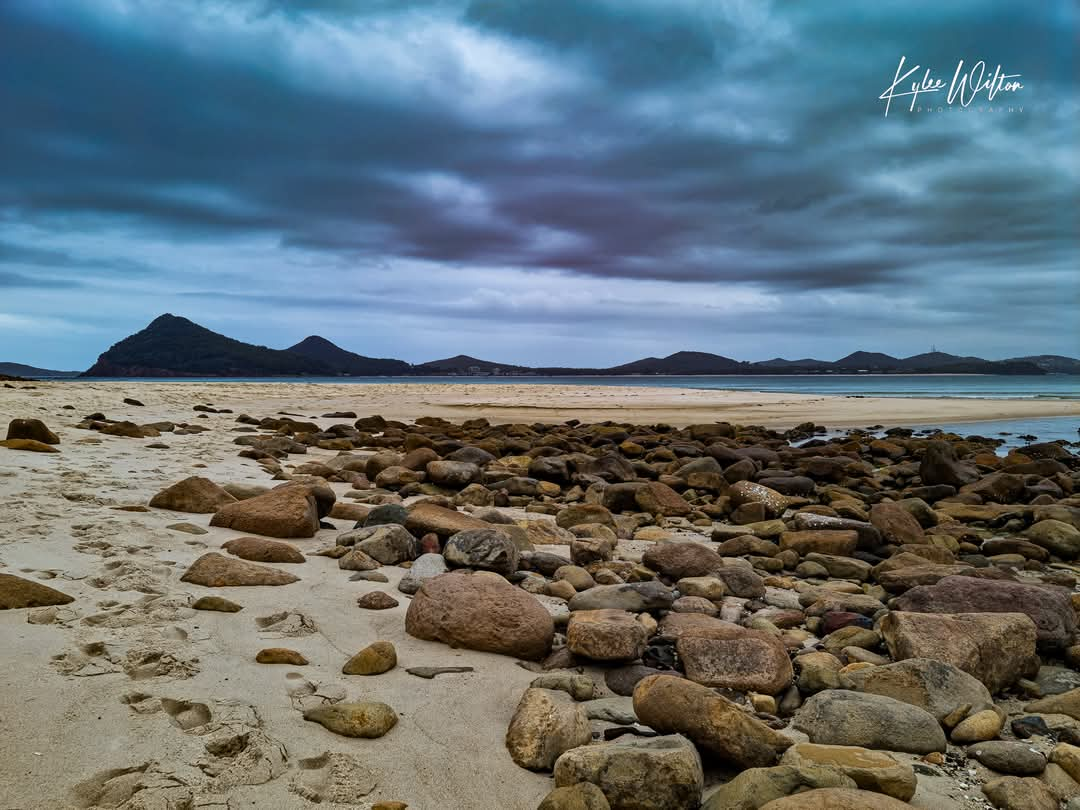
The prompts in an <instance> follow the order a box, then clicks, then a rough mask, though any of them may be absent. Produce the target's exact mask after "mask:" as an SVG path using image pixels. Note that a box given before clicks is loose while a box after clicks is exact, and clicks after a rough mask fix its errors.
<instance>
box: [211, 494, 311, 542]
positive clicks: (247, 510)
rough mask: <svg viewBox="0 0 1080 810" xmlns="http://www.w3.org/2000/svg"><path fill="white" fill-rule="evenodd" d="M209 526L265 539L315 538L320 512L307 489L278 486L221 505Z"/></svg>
mask: <svg viewBox="0 0 1080 810" xmlns="http://www.w3.org/2000/svg"><path fill="white" fill-rule="evenodd" d="M210 525H211V526H221V527H224V528H226V529H235V530H236V531H238V532H250V533H252V534H262V535H265V536H267V537H314V536H315V532H317V531H318V530H319V511H318V506H317V503H316V500H315V495H314V494H313V493H312V492H311V491H310V489H309V488H308V487H304V486H290V487H278V488H277V489H272V490H270V491H269V492H267V493H265V494H263V495H256V496H255V497H254V498H247V499H246V500H243V501H237V502H236V503H231V504H228V505H226V506H223V507H222V508H221V509H219V510H218V511H217V513H215V515H214V516H213V517H212V518H210Z"/></svg>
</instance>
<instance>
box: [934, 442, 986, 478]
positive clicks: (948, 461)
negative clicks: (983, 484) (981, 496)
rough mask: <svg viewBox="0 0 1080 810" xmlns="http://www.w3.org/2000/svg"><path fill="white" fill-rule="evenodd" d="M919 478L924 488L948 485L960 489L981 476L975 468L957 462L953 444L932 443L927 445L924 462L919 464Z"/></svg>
mask: <svg viewBox="0 0 1080 810" xmlns="http://www.w3.org/2000/svg"><path fill="white" fill-rule="evenodd" d="M919 477H920V478H921V479H922V483H923V486H934V485H936V484H948V485H949V486H953V487H957V488H959V487H962V486H963V485H964V484H970V483H971V482H972V481H976V480H978V478H979V474H978V473H977V472H976V471H975V469H974V468H973V467H970V466H968V465H966V464H961V463H960V462H959V461H957V460H956V453H954V452H953V447H952V445H951V444H949V443H948V442H944V441H932V442H930V443H929V444H927V445H926V449H925V450H924V451H923V457H922V461H920V462H919Z"/></svg>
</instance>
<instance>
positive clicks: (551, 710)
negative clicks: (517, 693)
mask: <svg viewBox="0 0 1080 810" xmlns="http://www.w3.org/2000/svg"><path fill="white" fill-rule="evenodd" d="M591 740H592V732H591V731H590V730H589V718H588V716H587V715H586V714H585V710H584V709H583V708H581V706H579V705H578V704H576V703H574V701H573V699H572V698H570V697H569V696H568V695H566V694H565V693H563V692H555V691H551V690H548V689H535V688H529V689H526V690H525V694H524V695H522V697H521V701H520V702H519V703H518V706H517V709H516V710H515V711H514V716H513V718H512V719H511V720H510V727H509V728H508V729H507V731H506V749H507V750H508V751H509V752H510V758H511V759H513V760H514V762H515V763H517V765H518V766H520V767H522V768H528V769H529V770H533V771H547V770H551V769H552V768H553V767H555V760H557V759H558V758H559V757H560V756H561V755H562V754H563V753H564V752H566V751H569V750H570V749H571V748H577V747H579V746H582V745H588V744H589V742H590V741H591Z"/></svg>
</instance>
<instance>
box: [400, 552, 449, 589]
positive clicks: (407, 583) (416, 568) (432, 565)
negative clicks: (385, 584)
mask: <svg viewBox="0 0 1080 810" xmlns="http://www.w3.org/2000/svg"><path fill="white" fill-rule="evenodd" d="M449 570H450V569H449V568H448V567H447V565H446V560H444V559H443V555H442V554H421V555H420V556H419V557H417V558H416V559H415V560H413V564H412V568H410V569H409V570H408V572H407V573H406V574H405V576H403V577H402V578H401V581H400V582H398V586H397V589H398V590H399V591H401V592H402V593H409V594H413V593H416V592H417V591H418V590H420V586H421V585H423V584H424V580H426V579H431V578H432V577H437V576H439V574H445V573H446V572H447V571H449Z"/></svg>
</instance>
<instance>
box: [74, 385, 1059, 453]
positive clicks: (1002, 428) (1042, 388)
mask: <svg viewBox="0 0 1080 810" xmlns="http://www.w3.org/2000/svg"><path fill="white" fill-rule="evenodd" d="M97 381H112V382H131V383H138V382H186V383H191V382H296V383H353V384H357V385H365V384H369V385H370V384H372V383H390V382H394V383H428V384H431V383H459V384H460V383H468V384H473V385H491V384H498V383H515V384H529V385H630V386H662V387H669V388H699V389H701V388H703V389H713V390H728V391H770V392H777V393H794V394H832V395H834V396H874V397H929V398H954V397H960V398H979V399H982V398H991V399H1050V400H1055V399H1057V400H1074V399H1080V376H1071V375H1045V376H1032V377H1027V376H992V375H977V374H880V375H878V374H776V375H772V374H770V375H760V374H753V375H723V376H715V377H706V376H687V377H675V376H672V377H656V376H628V377H607V376H605V377H205V378H200V377H180V378H160V377H148V378H130V377H126V378H121V377H97V378H93V379H81V380H80V379H73V380H71V383H72V384H73V385H78V384H79V383H93V382H97ZM867 427H870V426H869V425H867ZM889 427H893V425H889ZM934 427H940V428H941V429H943V430H947V431H950V432H955V433H959V434H961V435H970V434H978V435H980V436H991V437H998V438H1001V439H1003V440H1005V442H1006V444H1005V445H1004V447H1010V446H1015V445H1019V444H1026V443H1027V442H1026V440H1023V439H1020V438H1019V436H1021V435H1032V436H1037V437H1038V439H1039V440H1040V441H1054V440H1056V439H1065V440H1067V441H1070V442H1076V441H1077V440H1078V439H1080V433H1078V428H1080V417H1073V416H1061V417H1043V418H1033V419H1008V420H998V421H993V422H968V423H955V422H954V423H941V424H935V425H934ZM1002 434H1009V435H1002Z"/></svg>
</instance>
